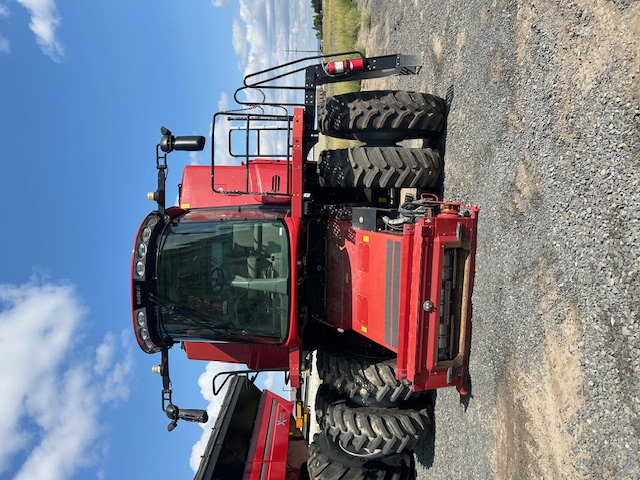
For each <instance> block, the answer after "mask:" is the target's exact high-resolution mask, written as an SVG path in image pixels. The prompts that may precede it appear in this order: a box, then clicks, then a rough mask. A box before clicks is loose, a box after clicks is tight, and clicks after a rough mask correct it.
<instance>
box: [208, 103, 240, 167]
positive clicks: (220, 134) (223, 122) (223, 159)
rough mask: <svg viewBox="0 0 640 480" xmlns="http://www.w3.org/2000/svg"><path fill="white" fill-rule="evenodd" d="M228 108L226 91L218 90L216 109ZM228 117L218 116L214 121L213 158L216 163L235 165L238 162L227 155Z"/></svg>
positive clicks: (222, 110)
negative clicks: (218, 97)
mask: <svg viewBox="0 0 640 480" xmlns="http://www.w3.org/2000/svg"><path fill="white" fill-rule="evenodd" d="M226 110H229V95H227V93H226V92H220V100H218V111H219V112H224V111H226ZM229 124H230V122H229V119H228V117H226V116H220V117H218V120H217V121H216V128H215V130H214V131H213V144H214V149H215V152H214V157H215V158H214V160H215V162H216V165H237V164H238V162H237V161H236V160H235V159H234V158H233V157H232V156H231V155H229V147H228V143H229V141H228V137H227V134H228V131H229Z"/></svg>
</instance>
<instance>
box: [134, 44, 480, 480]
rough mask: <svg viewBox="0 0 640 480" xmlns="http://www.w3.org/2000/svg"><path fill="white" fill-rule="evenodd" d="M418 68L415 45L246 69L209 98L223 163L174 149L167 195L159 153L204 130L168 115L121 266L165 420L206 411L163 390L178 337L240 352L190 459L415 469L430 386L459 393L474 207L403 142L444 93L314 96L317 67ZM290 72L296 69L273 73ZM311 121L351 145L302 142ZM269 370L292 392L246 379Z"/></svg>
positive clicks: (197, 349) (257, 467) (338, 77)
mask: <svg viewBox="0 0 640 480" xmlns="http://www.w3.org/2000/svg"><path fill="white" fill-rule="evenodd" d="M349 55H350V56H351V60H340V61H327V60H330V59H331V58H345V56H349ZM312 62H314V63H312ZM418 70H419V66H418V60H417V59H416V58H415V57H413V56H406V55H389V56H382V57H372V58H365V57H363V56H362V55H360V54H359V53H358V52H349V53H346V54H340V56H339V57H338V56H336V55H322V56H320V57H309V58H305V59H302V60H299V61H295V62H290V63H287V64H285V65H281V66H279V67H275V68H272V69H268V70H264V71H261V72H258V73H255V74H252V75H249V76H247V77H245V80H244V86H243V87H241V88H240V89H238V91H236V94H235V99H236V101H237V102H238V103H239V104H240V106H241V108H239V109H238V110H234V111H226V112H219V113H216V114H215V115H214V117H213V125H214V132H213V134H212V138H216V137H215V128H220V125H224V128H225V129H227V130H228V133H227V135H225V138H226V139H227V143H228V144H227V145H225V146H224V150H223V151H227V152H228V157H231V158H233V159H234V160H235V165H225V164H222V163H223V162H222V161H221V160H220V153H219V152H220V151H221V150H220V149H219V148H220V146H219V145H212V148H211V166H187V167H186V168H185V169H184V172H183V177H182V183H181V184H180V186H179V206H175V207H166V205H165V182H166V176H167V154H168V153H170V152H172V151H174V150H187V151H197V150H202V149H203V148H204V144H205V138H204V137H198V136H174V135H173V134H172V133H171V132H170V131H169V130H167V129H166V128H164V127H163V128H162V139H161V140H160V143H159V144H158V145H157V146H156V168H157V173H158V188H157V190H156V191H155V192H153V193H151V194H150V198H151V199H152V200H154V201H155V202H156V203H157V209H156V210H154V211H153V212H151V213H150V214H149V215H148V216H147V217H146V218H145V219H144V220H143V222H142V224H141V226H140V228H139V231H138V232H137V234H136V238H135V244H134V249H133V259H132V267H131V286H132V309H133V330H134V332H135V336H136V339H137V341H138V344H139V345H140V348H141V349H142V350H143V351H144V352H146V353H149V354H155V353H160V355H161V363H160V365H158V366H157V367H155V371H156V372H157V373H160V374H161V376H162V380H163V389H162V401H163V409H164V410H165V412H166V414H167V416H168V417H169V418H170V420H171V423H170V424H169V430H172V429H173V428H175V426H176V425H177V422H178V420H181V419H182V420H188V421H197V422H206V421H207V414H206V411H203V410H187V409H180V408H178V407H177V406H175V405H174V404H173V403H172V400H171V380H170V376H169V362H168V352H169V349H170V348H171V347H172V346H173V345H175V344H180V345H181V347H182V348H183V349H184V350H185V352H186V354H187V356H188V357H189V358H191V359H198V360H208V361H222V362H234V363H239V364H244V365H247V368H248V370H244V371H242V372H229V373H228V374H227V377H226V378H225V379H223V381H222V383H223V384H224V383H227V384H228V385H229V389H228V390H227V394H226V399H225V407H224V408H223V411H222V412H221V413H220V416H219V418H218V419H217V422H216V426H215V428H214V432H213V435H212V440H211V442H210V445H209V447H208V448H207V453H206V455H205V457H204V458H203V461H202V465H201V468H200V471H199V472H198V474H197V476H196V478H198V479H234V478H238V479H241V478H244V479H271V480H282V479H301V478H302V479H304V478H315V479H323V480H329V479H365V478H366V479H381V480H382V479H387V480H389V479H403V478H408V476H409V475H411V468H412V467H411V460H412V455H411V451H412V449H413V448H414V447H415V445H416V444H417V443H418V442H420V440H421V439H422V438H423V437H424V435H425V433H426V432H428V431H429V429H430V426H431V423H432V413H433V410H432V406H431V404H430V401H429V399H430V398H431V396H430V395H429V394H428V393H427V392H428V391H430V390H433V389H436V388H441V387H457V388H458V389H459V391H460V393H461V394H463V395H464V394H465V393H466V392H465V388H466V383H467V377H468V364H469V350H470V339H471V293H472V288H473V276H474V262H475V247H476V227H477V214H478V210H477V209H476V208H475V207H471V206H466V205H462V204H460V203H456V202H444V201H441V200H439V199H438V197H437V196H436V195H435V193H434V192H438V191H439V190H440V189H441V186H442V177H443V171H442V170H443V167H442V159H441V156H440V152H439V151H437V150H436V149H432V148H406V147H403V146H399V145H398V143H399V142H401V141H403V140H406V139H413V138H432V139H436V140H437V139H438V138H439V137H440V136H441V134H442V132H443V129H444V125H445V119H446V103H445V102H444V101H443V100H442V99H441V98H438V97H435V96H433V95H429V94H426V93H416V92H406V91H366V92H357V93H349V94H343V95H336V96H333V97H329V98H327V99H325V100H323V101H322V103H321V105H319V106H318V105H317V104H316V99H317V98H318V97H319V95H318V94H317V93H318V92H317V91H318V88H319V87H320V86H321V85H326V84H329V83H336V82H344V81H348V80H362V79H369V78H376V77H383V76H387V75H398V74H400V75H409V74H415V73H417V71H418ZM296 73H299V74H301V75H302V74H304V77H305V80H304V86H299V87H292V86H280V85H278V83H283V82H279V80H282V79H284V78H285V77H289V76H290V75H293V74H296ZM278 89H292V90H299V91H302V92H304V103H302V104H299V105H298V104H289V103H286V104H282V103H276V102H274V101H270V100H268V97H269V96H270V94H271V93H272V92H274V90H278ZM243 92H251V95H252V97H253V98H255V97H256V95H255V93H253V92H259V101H255V100H254V101H251V102H250V101H247V100H239V99H238V95H239V94H241V93H243ZM290 109H291V110H290ZM274 112H275V113H274ZM319 133H321V134H323V135H325V136H330V137H337V138H342V139H351V140H358V141H359V142H360V145H359V146H352V147H350V148H343V149H336V150H326V151H322V152H321V153H320V154H319V155H318V156H317V158H316V159H311V158H310V157H311V155H310V152H311V151H312V147H313V146H314V145H315V144H316V143H317V142H318V137H319ZM274 136H275V138H278V139H280V140H279V141H275V142H274V141H268V140H267V139H268V138H274ZM268 144H279V145H281V149H279V150H278V151H268V152H267V151H265V148H266V147H265V146H266V145H268ZM216 152H218V153H216ZM216 155H218V158H216ZM278 370H279V371H283V372H285V377H286V380H287V381H288V383H289V385H290V386H291V387H292V389H293V392H294V393H295V396H292V398H291V399H283V398H281V397H279V396H277V395H275V394H274V393H272V392H268V391H264V392H260V391H259V390H258V389H257V387H255V386H254V385H253V380H255V377H256V375H257V373H258V372H265V371H278ZM313 378H318V379H319V383H321V386H320V388H319V389H317V388H315V387H313V385H312V383H313V382H312V379H313ZM213 388H214V391H215V392H216V393H218V391H219V390H220V387H219V386H216V380H214V385H213ZM314 418H316V419H317V421H311V419H314Z"/></svg>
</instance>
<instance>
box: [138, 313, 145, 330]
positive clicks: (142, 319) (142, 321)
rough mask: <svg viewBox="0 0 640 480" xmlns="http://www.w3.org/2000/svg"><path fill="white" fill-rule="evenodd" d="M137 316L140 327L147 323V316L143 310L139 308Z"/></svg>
mask: <svg viewBox="0 0 640 480" xmlns="http://www.w3.org/2000/svg"><path fill="white" fill-rule="evenodd" d="M137 318H138V325H140V326H141V327H144V326H145V325H146V323H147V316H146V315H145V313H144V311H142V310H140V311H139V312H138V315H137Z"/></svg>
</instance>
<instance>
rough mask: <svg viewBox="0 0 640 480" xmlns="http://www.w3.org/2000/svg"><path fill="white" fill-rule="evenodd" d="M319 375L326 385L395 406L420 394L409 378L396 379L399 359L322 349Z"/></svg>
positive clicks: (356, 399)
mask: <svg viewBox="0 0 640 480" xmlns="http://www.w3.org/2000/svg"><path fill="white" fill-rule="evenodd" d="M316 364H317V368H318V375H319V376H320V379H321V380H322V383H323V384H324V385H328V386H329V387H331V388H333V389H334V390H337V391H338V392H340V393H342V394H345V395H347V396H348V397H349V398H350V399H352V400H353V401H354V402H357V403H362V404H363V405H369V404H372V403H374V402H375V403H376V404H377V406H393V405H397V404H399V403H400V402H403V401H406V400H409V399H411V398H412V397H417V396H419V395H420V394H419V393H417V392H413V391H412V390H411V382H410V381H409V380H396V359H395V358H391V359H379V360H378V359H370V358H367V357H361V356H356V355H342V354H339V353H334V352H330V351H325V350H318V352H317V356H316Z"/></svg>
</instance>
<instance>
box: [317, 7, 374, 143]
mask: <svg viewBox="0 0 640 480" xmlns="http://www.w3.org/2000/svg"><path fill="white" fill-rule="evenodd" d="M322 11H323V20H322V41H323V45H324V53H334V52H336V53H337V52H352V51H359V52H361V53H362V54H363V55H364V54H366V52H365V51H364V47H363V46H362V45H358V43H357V42H358V32H359V30H360V29H361V28H363V27H364V28H366V29H368V28H369V26H370V25H371V15H369V14H361V13H360V12H359V11H358V7H357V4H356V2H355V0H324V2H323V9H322ZM345 58H346V57H336V58H332V59H331V60H340V59H345ZM360 88H361V84H360V81H358V80H353V81H349V82H340V83H331V84H327V85H325V90H326V91H327V95H328V96H333V95H340V94H343V93H350V92H358V91H360ZM324 140H325V146H324V147H323V148H325V149H335V148H346V147H348V146H350V145H352V144H353V142H351V141H348V140H341V139H336V138H325V139H324Z"/></svg>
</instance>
